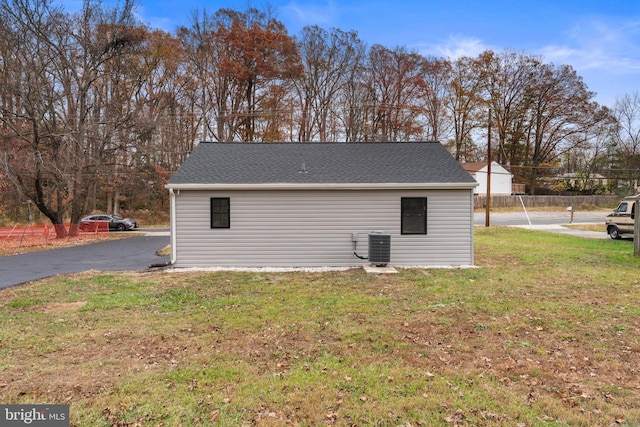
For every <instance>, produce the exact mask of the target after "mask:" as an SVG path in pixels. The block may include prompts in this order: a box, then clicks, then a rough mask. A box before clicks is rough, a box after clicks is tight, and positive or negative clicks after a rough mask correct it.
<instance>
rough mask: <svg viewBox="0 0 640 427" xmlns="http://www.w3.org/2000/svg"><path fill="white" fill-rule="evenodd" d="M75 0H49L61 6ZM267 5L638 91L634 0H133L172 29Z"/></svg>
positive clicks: (429, 46) (363, 33)
mask: <svg viewBox="0 0 640 427" xmlns="http://www.w3.org/2000/svg"><path fill="white" fill-rule="evenodd" d="M116 2H117V0H104V3H105V4H116ZM54 3H56V2H55V0H54ZM79 3H80V1H78V0H61V1H60V2H57V4H62V5H63V6H64V7H65V8H66V9H67V10H68V11H74V10H76V9H77V8H78V4H79ZM267 4H269V5H271V7H272V8H273V10H274V11H275V14H276V17H277V18H278V19H279V20H280V21H281V22H282V23H284V25H285V26H286V27H287V29H288V31H289V34H291V35H296V34H297V33H298V32H299V31H300V29H301V28H303V27H304V26H307V25H318V26H320V27H323V28H326V29H330V28H339V29H341V30H345V31H347V30H355V31H357V32H358V35H359V36H360V38H361V39H362V40H363V41H364V42H365V43H367V44H368V45H372V44H376V43H378V44H382V45H384V46H386V47H389V48H394V47H396V46H405V47H407V48H408V49H410V50H414V51H416V52H418V53H421V54H423V55H425V56H438V57H445V58H450V59H454V58H456V57H458V56H461V55H468V56H476V55H477V54H479V53H480V52H482V51H484V50H487V49H491V50H494V51H496V52H499V51H502V50H504V49H512V50H518V51H524V52H526V53H528V54H531V55H540V56H541V57H542V58H543V60H544V61H545V62H549V63H555V64H568V65H571V66H572V67H573V68H574V69H575V70H576V71H577V72H578V74H579V75H580V76H582V77H583V79H584V81H585V83H586V84H587V86H588V87H589V89H590V90H592V91H594V92H597V96H596V98H595V99H596V101H598V102H599V103H601V104H604V105H607V106H610V107H612V106H613V104H614V102H615V99H616V97H619V96H622V95H624V94H625V93H629V94H630V93H633V92H636V91H640V1H639V0H599V1H598V0H538V1H531V0H520V1H513V0H483V1H474V0H456V1H453V2H450V1H442V0H439V1H435V0H411V1H410V0H395V1H394V0H270V1H262V0H260V1H256V0H254V1H247V0H218V1H206V0H180V1H179V2H176V1H174V0H138V14H139V17H140V19H141V20H142V21H143V22H145V23H147V24H149V25H150V26H151V27H154V28H160V29H163V30H166V31H169V32H173V31H174V30H175V28H176V27H177V26H179V25H187V26H188V25H189V23H190V17H191V15H192V12H193V11H194V10H196V9H198V10H202V9H203V8H206V9H207V10H208V11H210V12H215V11H216V10H218V9H220V8H231V9H236V10H244V9H245V8H246V7H247V5H251V6H253V7H257V8H258V9H263V10H264V9H265V5H267Z"/></svg>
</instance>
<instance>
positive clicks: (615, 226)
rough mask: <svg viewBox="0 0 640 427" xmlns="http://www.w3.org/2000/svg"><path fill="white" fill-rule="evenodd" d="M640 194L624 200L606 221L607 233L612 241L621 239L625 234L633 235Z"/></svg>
mask: <svg viewBox="0 0 640 427" xmlns="http://www.w3.org/2000/svg"><path fill="white" fill-rule="evenodd" d="M638 200H640V194H636V195H635V196H629V197H625V198H624V199H622V201H621V202H620V204H619V205H618V207H617V208H615V209H614V210H613V212H611V213H610V214H609V215H607V216H606V218H605V219H604V223H605V224H606V226H607V233H608V234H609V236H610V237H611V238H612V239H620V238H622V235H623V234H633V229H634V227H635V207H636V202H637V201H638Z"/></svg>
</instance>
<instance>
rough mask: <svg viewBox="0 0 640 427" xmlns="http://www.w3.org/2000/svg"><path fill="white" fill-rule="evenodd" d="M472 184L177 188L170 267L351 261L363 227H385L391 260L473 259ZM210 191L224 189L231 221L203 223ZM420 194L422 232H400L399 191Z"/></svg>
mask: <svg viewBox="0 0 640 427" xmlns="http://www.w3.org/2000/svg"><path fill="white" fill-rule="evenodd" d="M472 193H473V190H407V191H398V190H371V191H344V190H336V191H185V190H183V191H180V192H179V193H178V192H176V196H175V197H176V200H175V236H174V237H173V238H174V240H175V245H176V263H175V266H176V267H215V266H219V267H350V266H358V265H362V264H363V263H365V262H366V261H363V260H360V259H358V258H357V257H356V256H355V255H353V249H354V246H353V242H352V238H351V234H352V233H357V235H358V244H357V250H358V253H359V254H360V255H362V256H367V251H368V247H367V246H368V233H369V231H374V230H384V231H388V232H389V233H390V234H391V265H395V266H438V265H440V266H445V265H472V264H473V194H472ZM211 197H229V198H230V205H231V227H230V228H229V229H211V228H210V199H211ZM401 197H427V198H428V200H427V234H426V235H401V234H400V198H401Z"/></svg>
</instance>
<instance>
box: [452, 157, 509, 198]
mask: <svg viewBox="0 0 640 427" xmlns="http://www.w3.org/2000/svg"><path fill="white" fill-rule="evenodd" d="M462 167H463V168H464V169H465V170H466V171H467V172H469V173H470V174H471V176H472V177H473V179H475V180H476V182H477V183H478V186H477V187H476V188H475V190H474V193H473V194H479V195H482V196H486V195H487V171H488V164H487V162H480V163H462ZM511 194H513V175H512V174H511V172H509V171H508V170H506V169H505V168H503V167H502V166H500V165H499V164H498V163H496V162H491V195H493V196H503V195H511Z"/></svg>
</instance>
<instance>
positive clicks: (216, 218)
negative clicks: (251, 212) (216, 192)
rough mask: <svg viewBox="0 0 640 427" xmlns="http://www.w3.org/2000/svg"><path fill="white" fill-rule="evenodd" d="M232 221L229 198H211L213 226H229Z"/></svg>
mask: <svg viewBox="0 0 640 427" xmlns="http://www.w3.org/2000/svg"><path fill="white" fill-rule="evenodd" d="M229 227H231V221H230V216H229V198H228V197H212V198H211V228H229Z"/></svg>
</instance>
